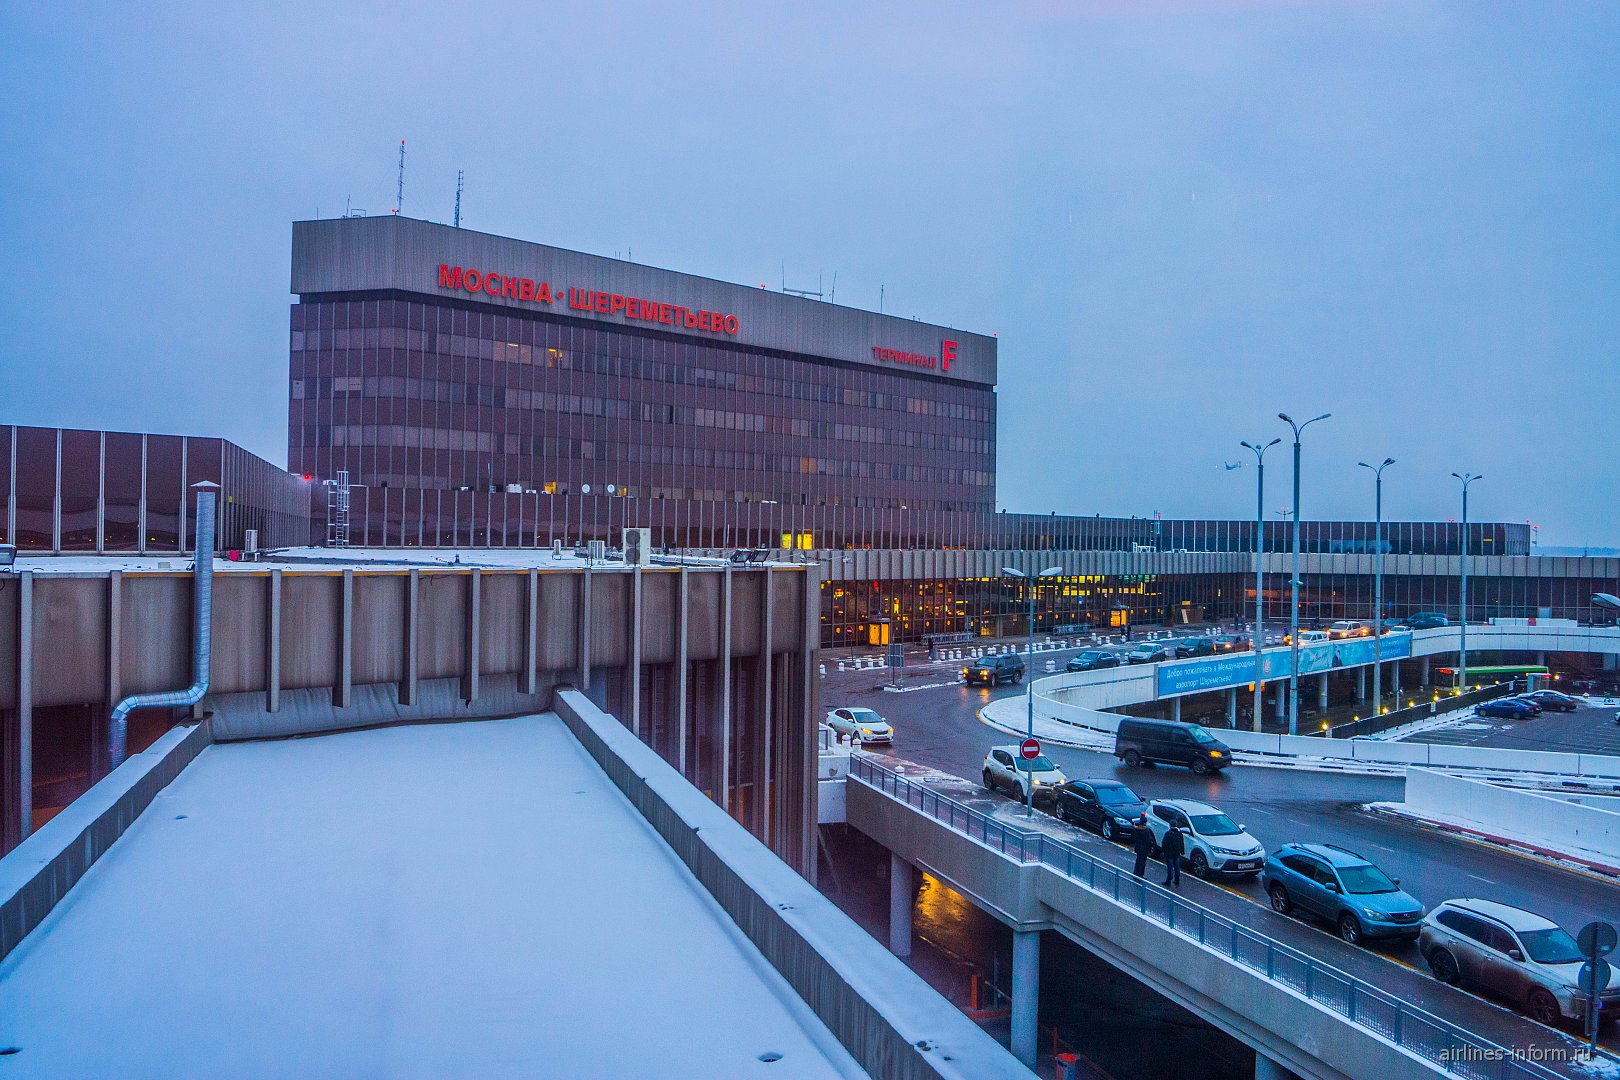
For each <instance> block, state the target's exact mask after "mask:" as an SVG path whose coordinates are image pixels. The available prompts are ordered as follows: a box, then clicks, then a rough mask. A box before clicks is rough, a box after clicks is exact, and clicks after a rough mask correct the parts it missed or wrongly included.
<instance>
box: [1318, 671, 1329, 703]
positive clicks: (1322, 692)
mask: <svg viewBox="0 0 1620 1080" xmlns="http://www.w3.org/2000/svg"><path fill="white" fill-rule="evenodd" d="M1316 707H1317V709H1319V710H1320V709H1326V708H1327V707H1328V677H1327V672H1325V671H1324V672H1323V673H1322V677H1321V678H1320V679H1318V680H1317V682H1316Z"/></svg>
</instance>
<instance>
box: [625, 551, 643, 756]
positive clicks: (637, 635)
mask: <svg viewBox="0 0 1620 1080" xmlns="http://www.w3.org/2000/svg"><path fill="white" fill-rule="evenodd" d="M625 632H626V633H628V634H629V635H630V672H629V674H630V679H629V683H630V686H629V695H630V732H631V734H633V735H634V736H635V737H636V738H638V739H641V738H645V736H643V735H642V733H641V567H639V566H638V567H636V568H635V569H634V570H632V571H630V623H629V625H628V626H627V627H626V628H625Z"/></svg>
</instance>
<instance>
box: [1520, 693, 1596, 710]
mask: <svg viewBox="0 0 1620 1080" xmlns="http://www.w3.org/2000/svg"><path fill="white" fill-rule="evenodd" d="M1522 696H1523V697H1526V698H1528V699H1530V700H1531V701H1533V702H1535V703H1536V704H1537V705H1540V706H1541V707H1542V708H1543V709H1547V710H1549V711H1551V712H1574V711H1575V710H1576V709H1577V708H1579V707H1580V704H1581V703H1580V702H1579V701H1576V700H1575V699H1574V698H1572V697H1570V696H1569V695H1568V694H1561V693H1559V692H1558V691H1557V690H1532V691H1531V692H1530V693H1528V694H1524V695H1522Z"/></svg>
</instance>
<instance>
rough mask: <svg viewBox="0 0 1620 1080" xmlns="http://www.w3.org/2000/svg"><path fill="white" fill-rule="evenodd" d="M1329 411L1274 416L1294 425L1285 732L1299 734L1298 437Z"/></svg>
mask: <svg viewBox="0 0 1620 1080" xmlns="http://www.w3.org/2000/svg"><path fill="white" fill-rule="evenodd" d="M1332 415H1333V414H1332V413H1323V414H1322V415H1321V416H1313V417H1311V418H1310V419H1309V420H1307V421H1305V422H1304V423H1303V424H1296V423H1294V418H1293V417H1292V416H1289V415H1288V414H1287V413H1278V414H1277V419H1279V420H1281V421H1283V422H1284V423H1286V424H1287V425H1288V426H1289V427H1291V428H1293V429H1294V507H1293V510H1294V567H1293V574H1292V575H1291V577H1292V578H1293V580H1292V581H1291V582H1290V586H1291V588H1292V590H1293V592H1292V595H1293V599H1292V601H1291V602H1290V603H1291V609H1290V611H1289V614H1288V629H1289V634H1288V643H1289V647H1290V652H1289V657H1288V660H1289V663H1288V734H1290V735H1298V734H1299V437H1300V434H1301V433H1302V432H1304V430H1305V429H1306V428H1308V427H1310V426H1311V425H1312V424H1314V423H1316V422H1317V421H1318V420H1326V419H1327V418H1328V417H1330V416H1332Z"/></svg>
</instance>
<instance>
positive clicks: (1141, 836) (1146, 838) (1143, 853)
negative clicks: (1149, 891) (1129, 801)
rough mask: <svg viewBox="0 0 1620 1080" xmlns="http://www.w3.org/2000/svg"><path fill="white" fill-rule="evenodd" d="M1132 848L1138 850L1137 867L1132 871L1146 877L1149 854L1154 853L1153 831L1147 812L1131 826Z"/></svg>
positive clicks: (1138, 875)
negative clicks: (1149, 825)
mask: <svg viewBox="0 0 1620 1080" xmlns="http://www.w3.org/2000/svg"><path fill="white" fill-rule="evenodd" d="M1131 848H1132V849H1133V850H1135V852H1136V869H1135V870H1133V871H1132V873H1134V874H1135V875H1136V876H1137V877H1146V876H1147V863H1148V856H1149V855H1151V854H1153V832H1152V830H1150V829H1149V828H1148V823H1147V815H1146V814H1143V815H1141V816H1140V817H1138V818H1137V819H1136V824H1135V825H1134V826H1133V827H1132V828H1131Z"/></svg>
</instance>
